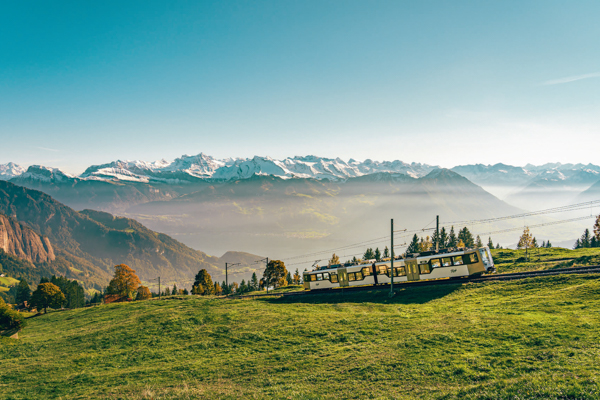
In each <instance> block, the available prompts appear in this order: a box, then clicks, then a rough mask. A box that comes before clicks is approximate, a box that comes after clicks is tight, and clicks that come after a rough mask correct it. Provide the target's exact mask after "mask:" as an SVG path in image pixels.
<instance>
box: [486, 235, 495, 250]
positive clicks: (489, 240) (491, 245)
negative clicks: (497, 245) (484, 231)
mask: <svg viewBox="0 0 600 400" xmlns="http://www.w3.org/2000/svg"><path fill="white" fill-rule="evenodd" d="M487 245H488V247H489V248H490V249H493V248H494V242H492V237H491V236H489V237H488V244H487Z"/></svg>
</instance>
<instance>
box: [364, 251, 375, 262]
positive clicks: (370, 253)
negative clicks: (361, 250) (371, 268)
mask: <svg viewBox="0 0 600 400" xmlns="http://www.w3.org/2000/svg"><path fill="white" fill-rule="evenodd" d="M374 258H375V253H374V252H373V249H371V248H368V249H367V251H365V254H364V255H363V260H372V259H374Z"/></svg>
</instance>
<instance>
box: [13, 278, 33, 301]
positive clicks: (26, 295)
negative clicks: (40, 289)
mask: <svg viewBox="0 0 600 400" xmlns="http://www.w3.org/2000/svg"><path fill="white" fill-rule="evenodd" d="M30 298H31V289H30V288H29V284H28V283H27V281H26V280H25V278H23V279H21V281H20V282H19V284H18V285H17V293H16V294H15V303H17V304H24V303H25V302H26V301H27V302H28V301H29V299H30Z"/></svg>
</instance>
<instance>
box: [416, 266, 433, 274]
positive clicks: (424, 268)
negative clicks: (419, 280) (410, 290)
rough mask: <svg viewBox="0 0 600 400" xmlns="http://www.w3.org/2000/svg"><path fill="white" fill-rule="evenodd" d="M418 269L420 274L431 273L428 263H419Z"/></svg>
mask: <svg viewBox="0 0 600 400" xmlns="http://www.w3.org/2000/svg"><path fill="white" fill-rule="evenodd" d="M419 269H420V272H421V273H422V274H430V273H431V268H430V267H429V264H421V265H419Z"/></svg>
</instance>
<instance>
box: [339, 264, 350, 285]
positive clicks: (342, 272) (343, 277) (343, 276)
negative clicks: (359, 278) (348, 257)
mask: <svg viewBox="0 0 600 400" xmlns="http://www.w3.org/2000/svg"><path fill="white" fill-rule="evenodd" d="M337 272H338V280H339V282H340V287H345V286H348V272H347V271H346V268H338V270H337Z"/></svg>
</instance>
